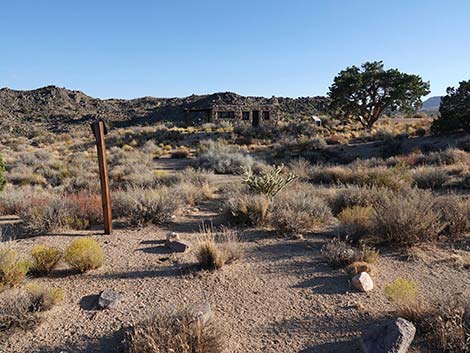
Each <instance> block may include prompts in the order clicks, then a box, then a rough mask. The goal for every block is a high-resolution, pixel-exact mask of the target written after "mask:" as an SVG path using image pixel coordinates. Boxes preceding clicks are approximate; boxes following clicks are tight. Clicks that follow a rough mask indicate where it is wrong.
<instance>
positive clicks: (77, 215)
mask: <svg viewBox="0 0 470 353" xmlns="http://www.w3.org/2000/svg"><path fill="white" fill-rule="evenodd" d="M20 202H21V204H19V205H16V206H15V208H16V211H17V214H18V216H20V217H21V219H22V220H23V224H24V227H25V229H26V230H27V231H28V232H30V233H47V232H51V231H55V230H59V229H62V228H72V229H79V230H80V229H85V228H87V227H88V226H90V225H93V224H98V223H100V222H101V220H102V210H101V199H100V197H99V196H98V195H93V194H89V193H87V192H82V193H77V194H59V193H52V192H45V191H43V192H39V193H33V194H32V195H30V198H29V200H28V204H25V202H26V200H20Z"/></svg>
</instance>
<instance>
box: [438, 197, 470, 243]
mask: <svg viewBox="0 0 470 353" xmlns="http://www.w3.org/2000/svg"><path fill="white" fill-rule="evenodd" d="M434 209H435V211H436V212H437V213H438V214H439V216H440V222H441V224H442V226H443V228H442V231H441V234H442V235H444V236H446V237H448V238H450V239H456V238H459V237H461V236H462V235H463V234H465V233H467V232H469V231H470V201H469V200H468V199H463V198H461V197H459V196H457V195H447V196H441V197H438V198H437V199H436V200H435V202H434Z"/></svg>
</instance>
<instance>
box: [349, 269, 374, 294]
mask: <svg viewBox="0 0 470 353" xmlns="http://www.w3.org/2000/svg"><path fill="white" fill-rule="evenodd" d="M352 284H353V286H354V287H355V288H357V289H358V290H360V291H361V292H369V291H371V290H372V289H373V288H374V282H373V281H372V278H371V277H370V276H369V274H368V273H367V272H361V273H359V274H357V275H355V276H354V277H353V279H352Z"/></svg>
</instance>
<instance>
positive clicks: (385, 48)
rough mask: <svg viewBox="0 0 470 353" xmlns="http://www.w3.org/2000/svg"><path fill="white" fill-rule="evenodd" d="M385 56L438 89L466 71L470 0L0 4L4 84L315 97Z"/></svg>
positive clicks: (102, 92) (129, 93)
mask: <svg viewBox="0 0 470 353" xmlns="http://www.w3.org/2000/svg"><path fill="white" fill-rule="evenodd" d="M371 60H384V62H385V65H386V66H387V67H395V68H399V69H400V70H403V71H405V72H408V73H417V74H420V75H421V76H422V77H423V78H424V79H425V80H426V81H430V82H431V89H432V95H441V94H443V93H444V92H445V89H446V87H447V86H450V85H456V84H458V82H459V81H461V80H468V79H470V1H469V0H439V1H436V0H393V1H387V0H330V1H327V0H318V1H316V0H290V1H287V0H284V1H281V0H251V1H249V0H197V1H196V0H192V1H190V0H186V1H183V0H153V1H151V0H147V1H144V0H141V1H138V0H136V1H131V0H128V1H119V0H114V1H105V0H94V1H90V0H77V1H71V0H70V1H69V0H60V1H56V0H50V1H46V0H28V1H26V0H1V3H0V87H4V86H7V87H10V88H14V89H32V88H37V87H41V86H45V85H49V84H54V85H58V86H64V87H67V88H70V89H79V90H82V91H84V92H85V93H87V94H89V95H92V96H95V97H101V98H110V97H118V98H133V97H140V96H147V95H148V96H157V97H172V96H186V95H190V94H192V93H196V94H204V93H212V92H219V91H234V92H237V93H240V94H243V95H262V96H267V97H270V96H272V95H276V96H290V97H298V96H313V95H323V94H325V93H326V92H327V90H328V87H329V86H330V84H331V82H332V79H333V77H334V76H335V75H336V74H337V73H338V72H339V71H340V70H342V69H344V68H346V67H347V66H351V65H354V64H356V65H359V64H361V63H362V62H364V61H371Z"/></svg>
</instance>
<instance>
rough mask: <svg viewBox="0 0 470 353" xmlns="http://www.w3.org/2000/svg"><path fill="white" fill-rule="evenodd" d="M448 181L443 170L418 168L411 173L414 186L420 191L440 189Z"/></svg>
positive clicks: (446, 174)
mask: <svg viewBox="0 0 470 353" xmlns="http://www.w3.org/2000/svg"><path fill="white" fill-rule="evenodd" d="M449 179H450V177H449V175H448V173H447V171H446V170H445V169H439V168H418V169H416V170H415V171H414V172H413V181H414V184H415V185H416V186H417V187H418V188H420V189H432V190H436V189H440V188H442V187H443V186H444V184H445V183H447V182H448V181H449Z"/></svg>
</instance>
